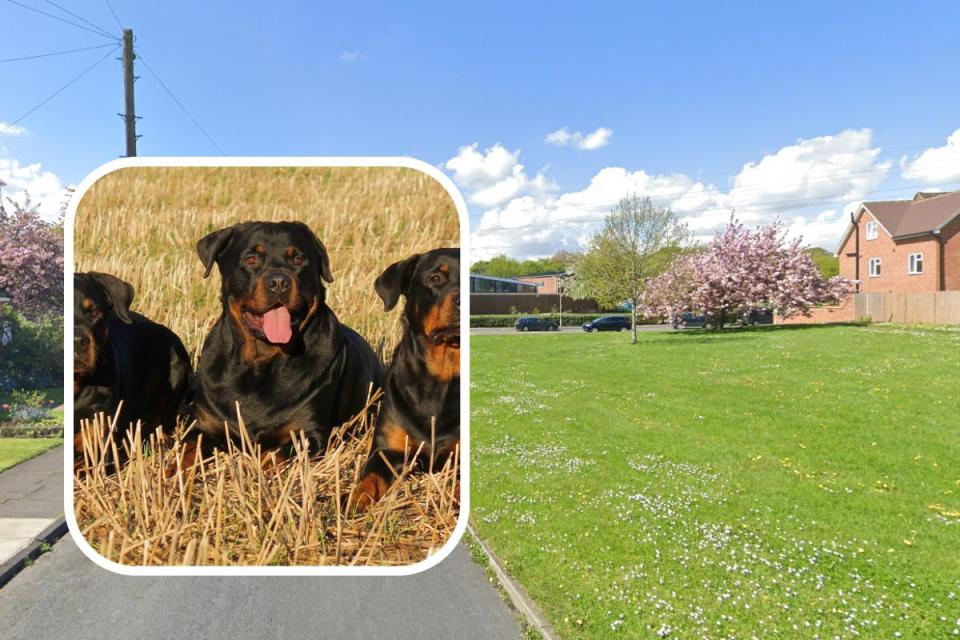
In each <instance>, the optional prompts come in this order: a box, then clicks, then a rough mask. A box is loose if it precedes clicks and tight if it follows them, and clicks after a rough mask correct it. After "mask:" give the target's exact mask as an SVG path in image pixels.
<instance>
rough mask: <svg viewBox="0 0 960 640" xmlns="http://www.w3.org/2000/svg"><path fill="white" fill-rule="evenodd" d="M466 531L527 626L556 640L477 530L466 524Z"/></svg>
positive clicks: (544, 620) (548, 624) (545, 622)
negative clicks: (485, 557) (477, 545)
mask: <svg viewBox="0 0 960 640" xmlns="http://www.w3.org/2000/svg"><path fill="white" fill-rule="evenodd" d="M467 531H469V532H470V535H472V536H473V539H474V540H476V541H477V544H479V545H480V548H481V549H483V553H484V555H486V556H487V562H489V563H490V567H491V568H492V569H493V572H494V573H495V574H496V575H497V580H498V581H499V582H500V586H501V587H503V590H504V591H505V592H506V593H507V596H509V598H510V602H511V604H513V606H514V608H515V609H516V610H517V611H519V612H520V613H521V614H522V615H523V617H524V618H525V619H526V621H527V624H528V625H530V626H531V627H532V628H533V629H536V630H537V632H538V633H539V634H540V635H541V636H543V637H544V638H545V640H557V635H556V633H554V631H553V627H551V626H550V623H549V622H547V619H546V618H545V617H544V616H543V614H542V613H540V610H539V609H538V608H537V605H535V604H534V603H533V600H532V599H531V598H530V596H529V595H527V592H526V591H524V590H523V587H521V586H520V585H519V584H517V583H516V581H515V580H514V579H513V578H511V577H510V575H509V574H508V573H507V572H506V570H504V568H503V565H502V564H501V563H500V560H499V559H498V558H497V556H495V555H494V553H493V551H492V550H491V549H490V547H489V546H487V543H486V542H484V540H483V538H481V537H480V536H479V535H478V534H477V530H476V529H474V528H473V523H468V524H467Z"/></svg>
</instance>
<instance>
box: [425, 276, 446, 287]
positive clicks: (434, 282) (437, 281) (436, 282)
mask: <svg viewBox="0 0 960 640" xmlns="http://www.w3.org/2000/svg"><path fill="white" fill-rule="evenodd" d="M427 282H429V283H430V285H431V286H434V287H439V286H440V285H442V284H443V276H442V275H440V274H439V273H434V274H431V275H430V277H429V278H428V279H427Z"/></svg>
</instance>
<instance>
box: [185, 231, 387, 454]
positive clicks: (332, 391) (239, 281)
mask: <svg viewBox="0 0 960 640" xmlns="http://www.w3.org/2000/svg"><path fill="white" fill-rule="evenodd" d="M197 253H198V254H199V255H200V260H201V261H202V262H203V265H204V267H205V268H206V274H205V275H207V276H209V275H210V271H211V269H212V268H213V264H214V263H216V264H217V265H218V266H219V268H220V276H221V299H222V303H223V313H222V314H221V316H220V318H219V320H217V322H216V324H215V325H214V326H213V328H212V329H211V331H210V333H209V334H208V335H207V338H206V340H205V342H204V344H203V351H202V352H201V355H200V361H199V363H198V366H197V381H198V390H197V396H196V401H195V408H194V410H195V414H196V419H197V425H198V427H199V429H200V431H201V432H202V433H204V434H205V436H204V437H205V440H206V441H207V443H208V444H209V445H210V446H222V445H223V444H225V442H226V436H227V433H226V430H225V426H224V425H225V423H227V424H228V425H229V428H230V433H231V435H233V436H237V434H238V431H237V410H236V403H237V402H239V403H240V414H241V416H242V418H243V421H244V423H245V425H246V428H247V430H248V432H249V433H250V436H251V438H252V439H253V440H254V441H255V442H259V443H260V444H261V445H262V446H263V448H264V449H274V448H279V447H283V446H285V445H287V444H288V443H289V442H290V441H291V439H292V435H293V433H294V432H296V431H304V432H305V433H306V435H307V437H308V438H309V439H310V443H311V450H312V451H314V452H316V451H321V452H322V451H323V450H324V448H325V447H326V443H327V439H328V437H329V435H330V432H331V430H332V429H333V428H334V427H336V426H338V425H340V424H342V423H344V422H347V421H348V420H350V418H352V417H353V416H355V415H357V414H358V413H360V412H361V411H362V410H363V408H364V407H365V405H366V402H367V398H368V395H369V394H370V393H371V388H372V390H376V389H377V388H379V387H380V384H381V379H382V375H383V372H382V369H381V365H380V362H379V360H377V357H376V355H375V354H374V353H373V350H372V349H371V348H370V345H369V344H367V342H366V341H365V340H364V339H363V338H362V337H360V335H359V334H357V333H356V332H355V331H353V330H352V329H350V328H349V327H347V326H345V325H343V324H341V323H340V322H339V321H338V320H337V316H336V315H335V314H334V312H333V311H332V310H331V309H330V308H329V307H328V306H327V304H326V288H325V286H324V281H326V282H333V275H332V274H331V272H330V260H329V258H328V256H327V251H326V249H325V248H324V246H323V244H322V243H321V242H320V240H318V239H317V237H316V236H315V235H314V234H313V232H312V231H311V230H310V229H309V228H308V227H307V226H306V225H305V224H302V223H300V222H247V223H243V224H238V225H236V226H233V227H229V228H226V229H221V230H219V231H214V232H213V233H211V234H209V235H207V236H206V237H204V238H202V239H201V240H200V241H199V242H198V243H197ZM193 453H194V454H195V449H194V452H193ZM192 455H193V454H191V456H190V457H191V458H192ZM188 463H189V459H188Z"/></svg>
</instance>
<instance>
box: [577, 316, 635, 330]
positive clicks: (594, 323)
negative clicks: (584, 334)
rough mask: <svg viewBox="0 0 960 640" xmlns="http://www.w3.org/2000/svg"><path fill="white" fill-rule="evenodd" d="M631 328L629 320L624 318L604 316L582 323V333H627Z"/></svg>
mask: <svg viewBox="0 0 960 640" xmlns="http://www.w3.org/2000/svg"><path fill="white" fill-rule="evenodd" d="M630 327H631V324H630V318H626V317H624V316H604V317H602V318H597V319H596V320H591V321H590V322H584V323H583V330H584V331H590V332H594V331H629V330H630Z"/></svg>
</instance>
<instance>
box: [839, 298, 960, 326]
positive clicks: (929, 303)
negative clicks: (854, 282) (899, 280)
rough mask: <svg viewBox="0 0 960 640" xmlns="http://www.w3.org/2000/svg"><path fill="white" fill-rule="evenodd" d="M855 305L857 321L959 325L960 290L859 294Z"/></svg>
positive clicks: (854, 300)
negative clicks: (868, 319)
mask: <svg viewBox="0 0 960 640" xmlns="http://www.w3.org/2000/svg"><path fill="white" fill-rule="evenodd" d="M853 308H854V311H853V316H854V319H855V320H865V319H867V318H870V319H872V320H873V321H874V322H900V323H905V324H957V325H960V291H938V292H935V293H933V292H931V293H858V294H856V295H855V296H853Z"/></svg>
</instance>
